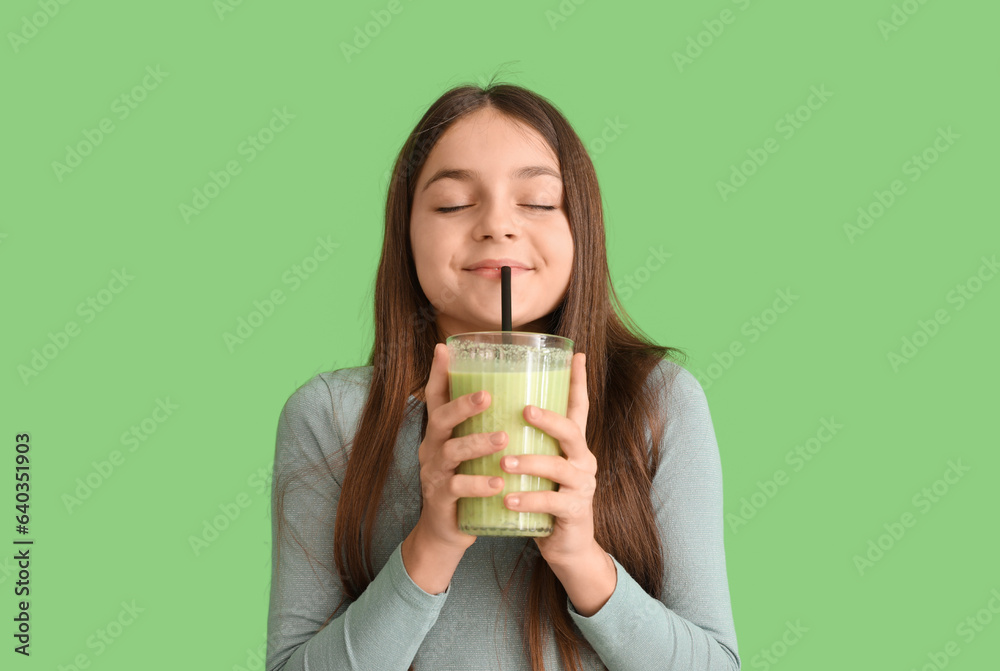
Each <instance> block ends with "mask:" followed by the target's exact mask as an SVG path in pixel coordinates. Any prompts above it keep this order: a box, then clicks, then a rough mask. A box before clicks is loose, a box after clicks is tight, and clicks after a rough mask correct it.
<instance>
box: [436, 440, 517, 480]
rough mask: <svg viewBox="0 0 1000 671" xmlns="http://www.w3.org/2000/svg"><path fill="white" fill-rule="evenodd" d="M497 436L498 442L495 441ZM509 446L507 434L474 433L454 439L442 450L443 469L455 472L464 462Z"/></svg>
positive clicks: (445, 444)
mask: <svg viewBox="0 0 1000 671" xmlns="http://www.w3.org/2000/svg"><path fill="white" fill-rule="evenodd" d="M494 436H496V437H497V438H496V440H494ZM506 446H507V432H506V431H496V432H494V433H473V434H472V435H469V436H461V437H459V438H452V439H450V440H446V441H445V442H444V448H443V449H442V450H441V459H442V463H441V468H442V470H446V471H453V470H455V469H456V468H458V465H459V464H461V463H462V462H463V461H468V460H470V459H475V458H477V457H483V456H486V455H489V454H493V453H494V452H498V451H500V450H502V449H504V448H505V447H506Z"/></svg>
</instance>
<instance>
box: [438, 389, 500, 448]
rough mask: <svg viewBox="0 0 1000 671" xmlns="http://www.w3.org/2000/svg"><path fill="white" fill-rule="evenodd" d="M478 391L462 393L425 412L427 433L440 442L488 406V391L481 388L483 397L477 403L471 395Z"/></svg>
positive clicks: (489, 400)
mask: <svg viewBox="0 0 1000 671" xmlns="http://www.w3.org/2000/svg"><path fill="white" fill-rule="evenodd" d="M477 393H479V392H471V393H468V394H463V395H462V396H459V397H458V398H456V399H454V400H453V401H448V402H447V403H445V404H443V405H440V406H438V407H437V408H436V409H435V410H434V411H433V412H431V411H430V410H428V413H427V435H429V436H430V437H431V438H432V439H433V440H437V441H439V442H441V443H443V442H444V441H446V440H448V439H449V438H451V434H452V431H453V430H454V428H455V427H456V426H458V425H459V424H461V423H462V422H463V421H465V420H466V419H468V418H469V417H472V416H473V415H478V414H479V413H481V412H482V411H483V410H485V409H486V408H488V407H489V405H490V402H491V400H492V399H491V398H490V393H489V392H488V391H485V390H483V398H482V399H481V400H480V402H479V403H476V402H475V401H474V400H473V397H474V396H475V395H476V394H477Z"/></svg>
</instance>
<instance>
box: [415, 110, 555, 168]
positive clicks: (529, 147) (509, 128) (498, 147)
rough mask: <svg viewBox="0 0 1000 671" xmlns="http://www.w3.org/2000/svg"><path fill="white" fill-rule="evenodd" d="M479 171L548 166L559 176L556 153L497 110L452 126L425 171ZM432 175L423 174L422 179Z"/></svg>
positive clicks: (532, 131)
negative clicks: (447, 168) (463, 169)
mask: <svg viewBox="0 0 1000 671" xmlns="http://www.w3.org/2000/svg"><path fill="white" fill-rule="evenodd" d="M446 164H447V165H448V166H449V167H460V168H473V169H476V170H487V171H488V170H490V169H491V168H496V169H498V170H501V169H502V170H503V171H504V172H507V170H508V169H509V168H511V167H515V165H516V166H521V165H545V166H548V167H551V168H553V169H554V170H555V171H557V172H558V169H559V163H558V160H557V158H556V155H555V152H554V151H552V148H551V147H550V146H549V144H548V142H546V141H545V138H543V137H542V135H541V134H540V133H539V132H538V131H536V130H535V129H534V128H532V127H531V126H528V125H527V124H525V123H522V122H520V121H517V120H515V119H512V118H510V117H508V116H505V115H503V114H500V113H499V112H496V111H495V110H491V109H486V110H478V111H476V112H473V113H472V114H469V115H468V116H465V117H463V118H461V119H459V120H458V121H456V122H455V123H453V124H452V125H451V126H450V127H449V128H448V130H446V131H445V132H444V133H443V134H442V135H441V137H440V138H438V141H437V143H435V145H434V148H433V149H432V150H431V152H430V154H429V155H428V157H427V162H426V164H425V165H424V168H425V169H427V168H430V169H431V170H434V169H436V168H438V167H441V166H443V165H446ZM429 174H431V173H430V171H426V172H424V173H423V178H424V179H427V176H428V175H429Z"/></svg>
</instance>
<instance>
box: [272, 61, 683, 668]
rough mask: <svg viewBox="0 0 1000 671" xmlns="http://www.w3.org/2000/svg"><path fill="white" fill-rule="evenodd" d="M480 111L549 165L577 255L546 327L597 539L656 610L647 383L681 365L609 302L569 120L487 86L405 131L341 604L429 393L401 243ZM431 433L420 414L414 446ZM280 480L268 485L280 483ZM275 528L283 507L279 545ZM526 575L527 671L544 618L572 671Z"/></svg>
mask: <svg viewBox="0 0 1000 671" xmlns="http://www.w3.org/2000/svg"><path fill="white" fill-rule="evenodd" d="M483 108H492V109H494V110H496V111H498V112H500V113H502V114H504V115H507V116H508V117H509V118H512V119H514V120H516V121H520V122H522V123H524V124H527V125H528V126H530V127H532V128H534V129H535V130H536V131H538V132H539V133H540V134H541V135H542V137H544V138H545V140H546V141H547V142H548V144H549V146H550V147H551V148H552V150H553V151H554V152H555V154H556V156H557V157H558V160H559V166H560V169H561V172H562V178H563V193H564V202H565V207H566V214H567V217H568V219H569V222H570V229H571V233H572V237H573V245H574V250H575V253H574V266H573V270H572V274H571V276H570V283H569V288H568V290H567V292H566V296H565V298H564V300H563V302H562V303H561V304H560V305H559V307H557V308H556V309H555V310H554V311H553V312H552V313H551V314H550V315H548V317H547V320H548V326H547V329H546V330H545V331H546V332H547V333H553V334H556V335H561V336H565V337H567V338H570V339H572V340H573V341H574V343H575V345H576V349H577V351H581V352H586V353H587V389H588V392H589V397H590V409H589V413H588V421H587V430H586V440H587V446H588V448H589V449H590V450H591V452H593V454H594V456H595V457H596V458H597V462H598V470H597V489H596V492H595V494H594V505H593V510H594V535H595V538H596V540H597V542H598V543H599V544H600V546H601V547H602V548H603V549H604V550H606V551H608V552H609V553H611V554H612V555H614V557H615V558H616V559H617V560H618V561H619V563H621V565H622V566H623V567H624V568H625V569H626V570H627V571H628V573H629V574H630V575H631V576H632V577H633V578H634V579H635V580H636V581H637V582H638V583H639V585H641V586H642V588H643V589H644V590H645V591H646V593H648V594H649V595H651V596H653V597H654V598H659V597H660V581H661V579H662V574H663V566H664V563H663V562H664V559H663V556H662V554H661V552H660V543H659V542H658V541H659V538H660V536H659V530H658V528H657V526H656V521H655V517H654V514H653V508H652V502H651V500H650V496H651V487H652V480H653V475H654V474H655V472H656V468H657V466H658V464H659V459H660V455H659V450H658V449H657V448H658V445H659V441H660V436H661V435H662V431H663V429H664V426H663V417H664V416H665V412H666V409H665V408H663V407H661V406H660V403H659V398H660V396H659V395H658V394H657V387H656V385H646V384H645V382H646V380H647V376H648V375H649V374H650V373H651V372H652V371H653V369H654V368H655V367H656V365H657V364H658V363H659V362H660V360H662V359H663V358H665V357H667V358H675V359H683V358H685V357H686V354H685V353H684V352H683V351H682V350H680V349H677V348H673V347H662V346H659V345H656V344H655V343H653V342H652V341H651V340H650V339H648V338H647V337H646V336H645V335H642V332H641V331H640V329H639V328H638V327H637V326H636V325H635V324H634V323H633V322H632V320H631V319H630V318H629V317H628V315H627V314H626V313H625V310H624V308H623V307H622V304H621V302H620V301H619V300H618V296H617V294H616V293H615V290H614V287H613V286H612V284H611V280H610V276H609V271H608V261H607V251H606V249H605V244H604V216H603V210H602V206H601V193H600V188H599V186H598V183H597V175H596V173H595V171H594V166H593V163H592V162H591V160H590V157H589V156H588V154H587V151H586V149H585V148H584V145H583V143H582V142H581V141H580V138H579V137H578V136H577V134H576V132H575V131H574V130H573V128H572V127H571V126H570V124H569V122H568V121H567V120H566V119H565V118H564V117H563V115H562V114H561V113H560V112H559V111H558V110H557V109H556V108H555V106H553V105H552V104H551V103H550V102H549V101H548V100H546V99H545V98H543V97H541V96H539V95H537V94H535V93H533V92H531V91H529V90H527V89H525V88H522V87H519V86H515V85H511V84H494V83H493V80H491V81H490V82H488V83H487V84H486V85H485V86H473V85H462V86H457V87H455V88H452V89H451V90H449V91H447V92H446V93H445V94H444V95H442V96H441V97H440V98H438V99H437V100H436V101H435V102H434V103H433V104H432V105H431V106H430V108H429V109H428V110H427V112H426V113H425V114H424V116H423V118H421V119H420V121H419V122H418V123H417V125H416V127H415V128H414V129H413V131H412V132H411V133H410V136H409V137H408V138H407V140H406V143H405V144H404V145H403V147H402V149H401V150H400V152H399V155H398V157H397V158H396V162H395V167H394V168H393V172H392V178H391V181H390V183H389V190H388V195H387V198H386V209H385V237H384V241H383V244H382V257H381V260H380V262H379V266H378V274H377V277H376V280H375V300H374V310H375V314H374V323H375V342H374V346H373V347H372V352H371V356H370V357H369V359H368V363H367V365H369V366H372V376H371V386H370V388H369V391H368V398H367V402H366V403H365V405H364V409H363V411H362V415H361V419H360V424H359V425H358V431H357V434H356V435H355V436H354V437H353V448H352V450H351V453H350V458H349V460H348V463H347V469H346V473H345V475H344V478H343V485H342V488H341V491H340V500H339V503H338V505H337V511H336V513H337V514H336V523H335V524H334V548H335V550H334V552H335V561H336V565H337V571H338V574H339V576H340V581H341V583H342V586H343V592H344V599H349V600H350V601H352V602H353V601H354V600H355V599H357V598H358V597H359V596H360V595H361V594H362V593H363V592H364V590H365V589H366V588H367V587H368V585H369V584H370V583H371V581H372V580H374V578H375V575H376V572H375V570H374V568H373V566H372V560H371V558H372V535H373V531H374V529H375V525H376V523H377V520H378V519H379V515H380V509H381V507H382V499H383V490H384V487H385V484H386V481H387V478H388V475H389V471H390V469H389V468H388V467H387V465H388V464H391V463H393V460H394V455H393V448H394V446H395V445H396V442H397V438H398V434H399V431H400V428H401V426H402V423H403V420H404V413H405V411H406V406H407V402H408V398H407V395H406V394H403V393H400V390H407V391H408V393H410V394H416V393H417V392H418V391H420V390H421V389H422V388H423V387H424V385H426V383H427V380H428V378H429V376H430V367H431V356H432V353H433V350H434V345H435V344H436V343H437V342H438V333H437V329H436V328H434V315H435V311H434V305H433V304H432V302H431V301H430V300H429V299H428V297H427V296H426V295H424V292H423V291H422V289H421V287H420V282H419V281H418V279H417V273H416V266H415V264H414V260H413V253H412V250H411V248H410V244H409V232H410V211H411V207H412V204H413V195H414V190H415V186H416V182H417V178H418V176H419V174H420V170H421V167H422V166H423V164H424V162H425V161H426V159H427V156H428V154H429V153H430V151H431V149H432V148H433V147H434V144H435V143H436V142H437V140H438V138H440V137H441V135H442V134H443V133H444V132H445V131H446V130H447V129H448V128H449V127H450V125H451V124H452V123H454V122H455V121H456V120H457V119H459V118H461V117H462V116H464V115H467V114H469V113H471V112H474V111H476V110H480V109H483ZM439 300H440V299H439ZM428 326H430V328H428ZM636 334H639V335H636ZM426 426H427V408H426V406H424V411H423V424H422V428H421V439H422V437H423V435H424V433H425V431H426ZM647 427H648V428H649V430H650V432H651V434H650V435H651V436H652V441H651V445H650V449H647V444H646V443H647V439H646V437H645V435H644V432H645V430H646V428H647ZM345 438H346V437H345ZM348 442H350V441H348ZM277 480H278V478H277V474H276V484H277ZM285 484H286V485H287V482H286V483H285ZM373 493H374V494H375V496H373ZM281 518H282V515H281V513H280V500H279V513H278V525H279V526H278V529H279V535H280V529H281ZM528 540H529V541H530V539H528ZM531 568H532V570H531V579H530V584H529V586H528V590H529V591H528V607H527V609H526V612H525V616H526V618H525V621H524V639H525V641H526V644H527V652H528V656H529V658H530V660H531V667H532V670H533V671H542V670H543V669H544V664H543V661H542V658H543V655H542V651H543V648H544V642H545V641H544V638H543V632H544V631H545V627H544V626H543V625H544V623H543V617H546V618H548V619H549V620H550V622H551V625H552V627H553V630H554V632H555V637H556V643H557V646H558V649H559V654H560V657H561V659H562V663H563V666H564V667H565V668H567V669H578V668H580V666H581V660H580V656H579V646H584V647H587V648H589V649H591V650H593V648H591V646H590V645H589V643H588V642H587V641H586V639H584V638H582V637H581V636H579V635H578V634H577V633H576V632H575V631H574V626H573V621H572V620H571V619H570V616H569V613H568V611H567V609H566V590H565V589H564V588H563V586H562V584H561V583H560V582H559V580H558V579H556V577H555V574H553V572H552V570H551V569H550V568H549V566H548V563H547V562H546V561H545V559H544V557H542V556H540V555H539V556H537V557H536V559H535V561H534V564H533V566H532V567H531ZM508 584H509V583H508ZM506 594H507V590H506V589H505V590H504V596H505V597H506ZM344 599H342V600H341V602H340V603H339V604H338V605H337V608H336V609H334V613H336V612H337V611H339V610H340V606H341V605H343V603H344ZM334 613H331V614H330V616H329V618H328V619H327V622H326V623H324V625H323V626H326V624H327V623H329V622H330V620H331V619H332V618H333V616H334ZM410 669H411V671H413V666H412V665H411V667H410Z"/></svg>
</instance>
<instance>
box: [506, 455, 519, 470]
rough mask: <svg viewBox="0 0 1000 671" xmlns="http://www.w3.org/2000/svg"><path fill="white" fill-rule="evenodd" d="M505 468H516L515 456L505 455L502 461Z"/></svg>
mask: <svg viewBox="0 0 1000 671" xmlns="http://www.w3.org/2000/svg"><path fill="white" fill-rule="evenodd" d="M503 465H504V467H505V468H517V457H507V458H506V459H504V461H503Z"/></svg>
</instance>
